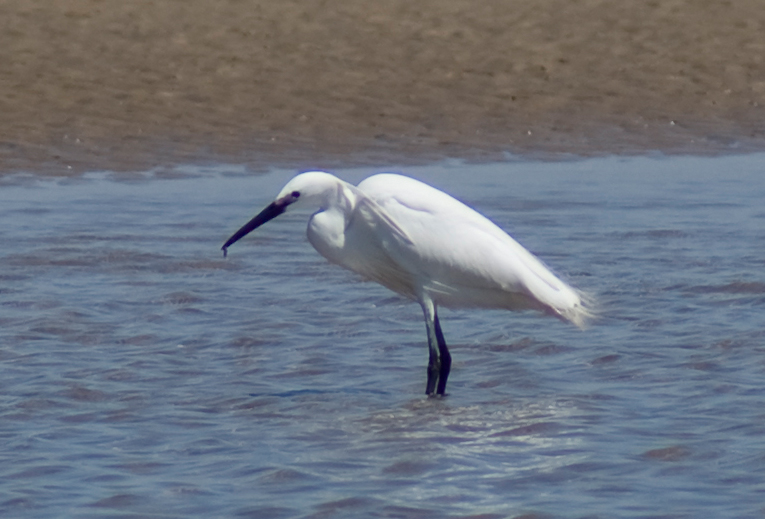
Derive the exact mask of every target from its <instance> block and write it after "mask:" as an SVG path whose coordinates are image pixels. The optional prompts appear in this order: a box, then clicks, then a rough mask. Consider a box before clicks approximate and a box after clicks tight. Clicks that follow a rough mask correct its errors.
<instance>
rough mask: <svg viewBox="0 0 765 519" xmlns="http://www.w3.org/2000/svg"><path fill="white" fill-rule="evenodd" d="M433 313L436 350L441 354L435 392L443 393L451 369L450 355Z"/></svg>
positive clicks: (436, 316)
mask: <svg viewBox="0 0 765 519" xmlns="http://www.w3.org/2000/svg"><path fill="white" fill-rule="evenodd" d="M434 315H435V319H434V321H435V324H436V339H437V340H438V352H439V353H440V354H441V370H440V372H439V373H438V391H436V393H437V394H439V395H444V394H445V391H446V380H447V379H448V378H449V371H451V369H452V356H451V355H450V354H449V348H447V347H446V340H445V339H444V333H443V332H442V331H441V323H440V322H438V313H434Z"/></svg>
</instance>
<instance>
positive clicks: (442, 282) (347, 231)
mask: <svg viewBox="0 0 765 519" xmlns="http://www.w3.org/2000/svg"><path fill="white" fill-rule="evenodd" d="M297 206H307V207H308V208H310V209H316V208H317V207H318V209H319V210H318V211H317V212H316V213H314V214H313V215H312V216H311V217H310V219H309V220H308V230H307V235H308V241H309V242H310V243H311V245H313V247H314V248H315V249H316V250H317V251H318V252H319V254H321V255H322V256H324V257H325V258H326V259H327V260H329V261H330V262H331V263H336V264H337V265H340V266H341V267H345V268H346V269H348V270H351V271H353V272H356V273H357V274H359V275H361V276H362V277H363V278H365V279H368V280H372V281H376V282H377V283H380V284H381V285H383V286H384V287H387V288H389V289H390V290H392V291H394V292H396V293H398V294H401V295H402V296H405V297H408V298H409V299H413V300H415V301H417V302H418V303H420V306H421V307H422V311H423V313H424V314H425V326H426V328H427V333H428V348H429V354H430V357H429V362H428V378H427V385H426V390H425V391H426V394H428V395H433V394H438V395H444V393H445V391H446V380H447V378H448V376H449V370H450V367H451V356H450V354H449V350H448V348H447V346H446V341H445V340H444V335H443V333H442V332H441V325H440V323H439V321H438V307H439V306H445V307H480V308H502V309H507V310H525V309H534V310H539V311H542V312H544V313H547V314H550V315H553V316H556V317H558V318H560V319H562V320H566V321H570V322H572V323H574V324H575V325H577V326H579V327H582V326H583V325H584V322H585V320H586V318H587V317H588V316H589V312H588V311H587V309H586V307H585V305H584V304H583V301H582V297H581V294H580V293H579V292H577V291H576V290H575V289H573V288H571V287H570V286H568V285H567V284H566V283H564V282H563V281H561V280H560V279H558V278H557V277H556V276H555V275H554V274H552V273H551V272H550V271H549V270H548V269H547V268H546V267H545V266H544V265H543V264H542V263H541V262H540V261H539V260H538V259H537V258H536V257H534V256H533V255H532V254H531V253H530V252H528V251H527V250H526V249H524V248H523V247H522V246H521V245H520V244H519V243H518V242H516V241H515V240H514V239H513V238H511V237H510V236H509V235H508V234H507V233H505V232H504V231H503V230H502V229H500V228H499V227H497V226H496V225H495V224H494V223H492V222H491V221H490V220H489V219H487V218H486V217H484V216H483V215H481V214H479V213H477V212H476V211H474V210H473V209H471V208H469V207H468V206H466V205H464V204H463V203H461V202H459V201H457V200H456V199H454V198H452V197H451V196H449V195H447V194H446V193H443V192H441V191H439V190H437V189H435V188H433V187H431V186H429V185H427V184H424V183H422V182H419V181H417V180H414V179H412V178H409V177H405V176H402V175H396V174H389V173H384V174H378V175H374V176H371V177H369V178H367V179H365V180H364V181H362V182H361V183H360V184H359V185H358V186H353V185H352V184H349V183H347V182H345V181H343V180H340V179H339V178H337V177H335V176H334V175H330V174H329V173H325V172H322V171H312V172H308V173H302V174H299V175H297V176H296V177H294V178H293V179H292V180H290V181H289V182H288V183H287V185H286V186H284V188H283V189H282V190H281V192H280V193H279V194H278V195H277V197H276V199H275V200H274V201H273V202H271V204H269V205H268V206H267V207H266V208H265V209H263V211H261V212H260V213H259V214H258V215H257V216H255V217H254V218H253V219H252V220H250V221H249V222H248V223H247V224H245V225H244V226H243V227H242V228H241V229H239V230H238V231H237V232H236V233H234V235H233V236H231V238H229V239H228V240H227V241H226V243H225V244H224V245H223V253H224V256H225V254H226V252H227V249H228V247H230V246H231V245H232V244H233V243H234V242H236V241H238V240H239V239H240V238H242V237H243V236H245V235H246V234H248V233H249V232H251V231H252V230H254V229H256V228H258V227H259V226H261V225H263V224H264V223H266V222H268V221H269V220H271V219H273V218H275V217H276V216H278V215H280V214H282V213H283V212H284V211H285V210H287V208H290V209H292V208H294V207H297Z"/></svg>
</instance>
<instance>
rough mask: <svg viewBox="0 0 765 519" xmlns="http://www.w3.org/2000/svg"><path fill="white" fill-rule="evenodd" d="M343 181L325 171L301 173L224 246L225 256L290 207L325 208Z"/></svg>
mask: <svg viewBox="0 0 765 519" xmlns="http://www.w3.org/2000/svg"><path fill="white" fill-rule="evenodd" d="M341 184H342V181H341V180H340V179H338V178H337V177H335V176H333V175H330V174H329V173H325V172H323V171H309V172H307V173H301V174H299V175H297V176H296V177H295V178H293V179H292V180H290V181H289V182H287V185H286V186H284V187H283V188H282V190H281V191H280V192H279V194H278V195H277V197H276V200H274V201H273V202H271V203H270V204H268V206H266V208H265V209H263V210H262V211H261V212H260V213H258V214H257V215H256V216H255V217H254V218H253V219H252V220H250V221H249V222H247V223H246V224H244V225H243V226H242V228H241V229H239V230H238V231H236V232H235V233H234V234H233V235H232V236H231V238H229V239H228V240H227V241H226V243H225V244H224V245H223V247H222V249H223V255H224V256H225V255H226V252H227V249H228V248H229V247H230V246H231V245H233V244H234V243H235V242H237V241H239V239H241V238H243V237H244V236H246V235H247V234H249V233H250V232H252V231H254V230H255V229H257V228H258V227H260V226H261V225H263V224H264V223H266V222H268V221H270V220H273V219H274V218H276V217H277V216H279V215H280V214H282V213H283V212H284V211H286V210H287V208H288V207H292V206H297V205H303V204H305V202H309V203H312V205H313V206H314V207H316V206H320V207H321V206H324V205H325V204H326V203H327V200H328V199H329V198H330V197H331V196H332V193H333V192H337V189H338V187H339V186H341Z"/></svg>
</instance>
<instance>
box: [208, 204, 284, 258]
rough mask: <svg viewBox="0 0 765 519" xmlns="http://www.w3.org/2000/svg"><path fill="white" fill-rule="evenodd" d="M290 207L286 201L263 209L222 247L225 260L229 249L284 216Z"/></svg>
mask: <svg viewBox="0 0 765 519" xmlns="http://www.w3.org/2000/svg"><path fill="white" fill-rule="evenodd" d="M288 205H289V204H288V203H286V202H285V201H281V202H280V201H279V200H277V201H276V202H271V203H270V204H268V206H267V207H266V208H265V209H263V210H262V211H261V212H259V213H258V214H257V216H255V218H253V219H252V220H250V221H249V222H247V223H246V224H244V225H243V226H242V228H241V229H239V230H238V231H236V232H235V233H234V234H233V235H232V236H231V238H229V239H228V240H226V243H224V244H223V247H221V249H222V250H223V257H224V258H225V257H226V253H227V252H228V248H229V247H230V246H231V245H233V244H234V243H236V242H237V241H239V239H240V238H243V237H245V236H247V235H248V234H249V233H250V232H252V231H254V230H255V229H257V228H258V227H260V226H261V225H263V224H264V223H266V222H268V221H270V220H273V219H274V218H276V217H277V216H279V215H280V214H282V213H283V212H284V210H285V209H287V206H288Z"/></svg>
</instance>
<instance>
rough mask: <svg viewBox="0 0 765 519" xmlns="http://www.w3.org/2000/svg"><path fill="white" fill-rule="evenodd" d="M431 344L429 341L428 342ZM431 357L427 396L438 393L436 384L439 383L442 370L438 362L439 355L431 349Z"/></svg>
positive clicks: (426, 387) (426, 388) (426, 389)
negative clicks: (439, 374)
mask: <svg viewBox="0 0 765 519" xmlns="http://www.w3.org/2000/svg"><path fill="white" fill-rule="evenodd" d="M428 342H429V341H428ZM429 351H430V356H429V360H428V383H427V385H426V386H425V394H426V395H432V394H433V393H435V392H436V382H438V373H439V371H440V370H441V366H440V363H439V362H438V353H437V351H436V350H435V349H434V348H429Z"/></svg>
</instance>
